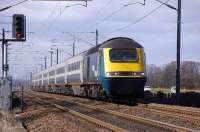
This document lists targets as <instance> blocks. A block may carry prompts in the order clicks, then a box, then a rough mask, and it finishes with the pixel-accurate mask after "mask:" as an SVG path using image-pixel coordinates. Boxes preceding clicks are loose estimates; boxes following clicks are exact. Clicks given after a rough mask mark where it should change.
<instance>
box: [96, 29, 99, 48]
mask: <svg viewBox="0 0 200 132" xmlns="http://www.w3.org/2000/svg"><path fill="white" fill-rule="evenodd" d="M98 39H99V32H98V30H97V29H96V46H97V45H98Z"/></svg>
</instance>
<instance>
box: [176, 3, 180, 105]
mask: <svg viewBox="0 0 200 132" xmlns="http://www.w3.org/2000/svg"><path fill="white" fill-rule="evenodd" d="M177 12H178V13H177V15H178V18H177V68H176V101H177V104H179V103H180V86H181V85H180V83H181V82H180V80H181V79H180V78H181V76H180V67H181V66H180V65H181V64H180V58H181V57H180V51H181V0H178V10H177Z"/></svg>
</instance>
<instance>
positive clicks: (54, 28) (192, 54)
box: [0, 0, 200, 78]
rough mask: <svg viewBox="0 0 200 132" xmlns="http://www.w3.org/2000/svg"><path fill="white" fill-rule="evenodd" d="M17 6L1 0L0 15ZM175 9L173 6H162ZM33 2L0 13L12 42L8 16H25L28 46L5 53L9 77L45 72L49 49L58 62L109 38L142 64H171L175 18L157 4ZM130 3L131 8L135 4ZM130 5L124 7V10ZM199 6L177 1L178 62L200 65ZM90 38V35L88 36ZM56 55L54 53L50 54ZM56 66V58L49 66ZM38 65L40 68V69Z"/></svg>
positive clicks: (171, 1) (153, 0)
mask: <svg viewBox="0 0 200 132" xmlns="http://www.w3.org/2000/svg"><path fill="white" fill-rule="evenodd" d="M20 1H22V0H0V9H1V8H4V7H6V6H10V5H13V4H15V3H17V2H20ZM162 1H163V2H167V3H168V4H170V5H172V6H174V7H177V3H178V0H162ZM143 2H144V1H143V0H120V1H119V0H92V1H88V3H87V7H85V6H83V5H85V2H80V1H79V2H73V1H70V2H69V1H36V0H35V1H34V0H32V1H31V0H29V1H27V2H25V3H23V4H20V5H18V6H15V7H12V8H10V9H8V10H5V11H3V12H0V30H2V28H4V29H5V30H6V31H7V32H6V38H11V37H12V36H11V31H12V15H13V14H24V15H25V16H26V23H27V41H26V42H24V43H22V42H12V43H10V45H9V48H8V52H9V54H8V57H9V58H8V59H9V64H10V71H9V74H10V75H13V76H14V78H15V77H16V78H25V76H27V74H28V73H30V72H36V71H39V70H41V68H44V58H45V57H47V67H49V66H50V53H49V51H50V50H51V49H53V50H54V49H57V48H58V49H59V62H61V61H63V60H65V59H67V58H68V57H70V54H72V44H73V43H75V47H76V48H75V53H76V54H78V53H80V52H82V51H85V50H87V49H89V48H91V47H92V46H93V45H95V33H94V32H95V30H96V29H98V32H99V43H102V42H104V41H106V40H108V39H110V38H113V37H120V36H123V37H130V38H132V39H134V40H135V41H137V42H138V43H140V44H141V45H142V46H143V47H144V50H145V52H146V57H147V64H155V65H158V66H163V65H165V64H167V63H170V62H171V61H175V60H176V36H177V35H176V34H177V33H176V32H177V30H176V27H177V12H176V11H175V10H172V9H170V8H168V7H166V6H165V5H162V6H161V4H160V3H158V2H157V1H156V0H146V3H145V5H142V4H139V3H143ZM134 3H135V4H134ZM127 4H129V6H125V5H127ZM199 12H200V1H199V0H190V1H189V0H182V31H181V33H182V38H181V61H200V54H199V51H200V44H199V42H200V36H199V35H200V16H199ZM91 32H92V33H91ZM54 51H55V50H54ZM55 63H56V55H55V52H54V54H53V64H55ZM41 65H43V66H42V67H41Z"/></svg>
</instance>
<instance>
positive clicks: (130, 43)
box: [86, 37, 143, 55]
mask: <svg viewBox="0 0 200 132" xmlns="http://www.w3.org/2000/svg"><path fill="white" fill-rule="evenodd" d="M99 48H118V49H121V48H124V49H126V48H143V47H142V45H140V44H139V43H137V42H136V41H134V40H133V39H130V38H126V37H117V38H112V39H109V40H107V41H105V42H103V43H102V44H99V45H97V46H95V47H93V48H90V49H89V50H88V51H87V53H86V54H87V55H88V54H92V53H95V52H97V51H98V50H99Z"/></svg>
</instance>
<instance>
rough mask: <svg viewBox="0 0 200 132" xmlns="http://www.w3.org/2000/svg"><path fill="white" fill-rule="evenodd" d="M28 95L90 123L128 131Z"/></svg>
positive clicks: (119, 130) (124, 131) (118, 130)
mask: <svg viewBox="0 0 200 132" xmlns="http://www.w3.org/2000/svg"><path fill="white" fill-rule="evenodd" d="M26 96H30V97H34V99H35V100H37V101H38V102H45V103H46V104H50V105H52V106H54V107H55V108H57V109H60V110H63V111H66V112H68V113H70V114H72V115H74V116H76V117H79V118H82V119H84V120H86V121H88V122H90V123H93V124H95V125H97V126H100V127H103V128H106V129H108V130H111V131H116V132H126V130H125V129H122V128H120V127H118V126H114V125H112V124H109V123H106V122H103V121H101V120H98V119H95V118H92V117H90V116H87V115H85V114H82V113H80V112H77V111H75V110H72V109H69V108H67V107H64V106H61V105H58V104H56V103H52V102H49V101H46V100H43V99H41V98H40V97H35V96H33V95H32V94H27V93H26Z"/></svg>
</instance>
